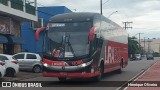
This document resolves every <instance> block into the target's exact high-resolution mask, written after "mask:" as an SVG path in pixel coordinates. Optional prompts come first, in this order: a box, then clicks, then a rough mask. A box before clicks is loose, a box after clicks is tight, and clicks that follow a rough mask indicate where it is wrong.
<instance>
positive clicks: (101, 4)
mask: <svg viewBox="0 0 160 90" xmlns="http://www.w3.org/2000/svg"><path fill="white" fill-rule="evenodd" d="M108 1H109V0H107V1H106V2H104V3H102V0H100V11H101V15H102V14H103V13H102V6H103V5H104V4H106V3H107V2H108Z"/></svg>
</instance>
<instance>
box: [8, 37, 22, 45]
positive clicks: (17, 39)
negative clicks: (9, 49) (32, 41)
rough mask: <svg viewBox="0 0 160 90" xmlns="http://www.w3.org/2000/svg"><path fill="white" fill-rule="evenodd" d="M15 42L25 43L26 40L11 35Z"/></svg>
mask: <svg viewBox="0 0 160 90" xmlns="http://www.w3.org/2000/svg"><path fill="white" fill-rule="evenodd" d="M10 37H11V39H12V43H13V44H24V40H23V39H22V38H20V37H15V36H10Z"/></svg>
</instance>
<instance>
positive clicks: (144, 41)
mask: <svg viewBox="0 0 160 90" xmlns="http://www.w3.org/2000/svg"><path fill="white" fill-rule="evenodd" d="M141 42H143V43H144V49H143V54H145V48H146V47H145V44H146V40H145V37H144V40H143V41H141Z"/></svg>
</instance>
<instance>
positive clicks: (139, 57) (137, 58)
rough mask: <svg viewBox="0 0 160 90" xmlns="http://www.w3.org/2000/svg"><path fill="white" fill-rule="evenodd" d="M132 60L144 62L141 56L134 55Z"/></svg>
mask: <svg viewBox="0 0 160 90" xmlns="http://www.w3.org/2000/svg"><path fill="white" fill-rule="evenodd" d="M131 59H132V60H142V57H141V54H134V55H133V56H132V58H131Z"/></svg>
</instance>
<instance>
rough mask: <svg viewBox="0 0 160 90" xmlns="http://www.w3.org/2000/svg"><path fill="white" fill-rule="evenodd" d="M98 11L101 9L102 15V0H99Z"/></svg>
mask: <svg viewBox="0 0 160 90" xmlns="http://www.w3.org/2000/svg"><path fill="white" fill-rule="evenodd" d="M100 11H101V15H102V0H100Z"/></svg>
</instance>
